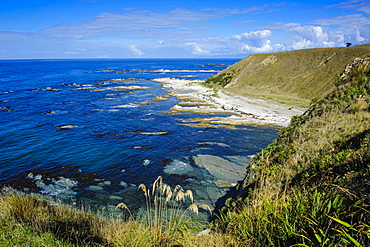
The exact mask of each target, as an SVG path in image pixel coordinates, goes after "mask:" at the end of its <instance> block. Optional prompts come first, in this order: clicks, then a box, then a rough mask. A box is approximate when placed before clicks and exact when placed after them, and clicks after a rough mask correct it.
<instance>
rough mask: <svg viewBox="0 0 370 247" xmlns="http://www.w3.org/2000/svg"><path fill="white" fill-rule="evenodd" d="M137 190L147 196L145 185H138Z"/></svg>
mask: <svg viewBox="0 0 370 247" xmlns="http://www.w3.org/2000/svg"><path fill="white" fill-rule="evenodd" d="M138 189H141V190H142V191H143V192H144V195H145V196H148V192H147V190H146V186H145V184H140V185H139V188H138Z"/></svg>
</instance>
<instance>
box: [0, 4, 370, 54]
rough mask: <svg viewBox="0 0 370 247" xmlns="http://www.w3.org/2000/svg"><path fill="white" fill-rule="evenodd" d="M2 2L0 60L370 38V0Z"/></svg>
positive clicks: (242, 49) (246, 50) (282, 46)
mask: <svg viewBox="0 0 370 247" xmlns="http://www.w3.org/2000/svg"><path fill="white" fill-rule="evenodd" d="M0 3H1V4H0V59H73V58H213V57H214V58H243V57H246V56H248V55H250V54H253V53H265V52H281V51H290V50H299V49H307V48H321V47H345V46H346V43H351V44H352V46H354V45H359V44H368V43H370V1H368V0H366V1H364V0H348V1H345V0H344V1H341V0H338V1H335V0H321V1H316V0H313V1H303V0H288V1H281V0H274V1H256V0H222V1H221V0H186V1H183V0H177V1H176V0H129V1H128V0H33V1H30V0H0Z"/></svg>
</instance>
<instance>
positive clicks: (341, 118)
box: [215, 59, 370, 246]
mask: <svg viewBox="0 0 370 247" xmlns="http://www.w3.org/2000/svg"><path fill="white" fill-rule="evenodd" d="M334 84H335V85H336V87H335V89H333V90H332V91H331V92H329V93H328V94H327V95H326V96H324V97H321V98H316V99H314V100H313V101H312V102H311V104H310V106H309V108H308V109H307V111H306V112H305V113H304V114H303V115H302V116H297V117H294V118H293V119H292V122H291V124H290V125H289V126H288V127H286V128H282V129H281V130H280V133H279V138H278V139H277V140H276V141H275V142H273V143H272V144H271V145H270V146H268V147H267V148H266V149H265V150H263V151H262V152H261V153H260V154H258V155H256V156H255V159H254V160H253V162H252V163H251V164H250V165H249V171H248V172H247V174H248V175H247V176H246V178H245V179H244V181H243V182H242V183H240V184H239V185H238V194H237V196H236V197H235V198H230V199H229V200H228V203H227V206H226V207H225V208H224V209H223V211H222V212H221V214H220V219H219V220H218V221H216V222H215V228H217V229H218V230H223V231H224V232H225V233H229V234H231V233H233V234H235V235H236V236H237V239H238V240H239V241H241V242H244V243H245V242H247V241H249V244H250V245H251V246H368V243H369V241H370V224H369V222H370V128H369V123H370V94H369V92H370V60H369V59H364V60H360V61H359V62H358V63H357V64H356V66H354V68H353V69H352V70H351V72H350V73H349V74H348V75H347V76H345V77H343V78H342V79H341V80H338V83H334Z"/></svg>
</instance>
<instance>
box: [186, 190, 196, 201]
mask: <svg viewBox="0 0 370 247" xmlns="http://www.w3.org/2000/svg"><path fill="white" fill-rule="evenodd" d="M184 196H185V197H189V199H190V200H191V202H192V203H193V202H194V198H193V192H192V191H191V190H187V191H186V192H185V194H184Z"/></svg>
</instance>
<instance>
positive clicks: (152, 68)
mask: <svg viewBox="0 0 370 247" xmlns="http://www.w3.org/2000/svg"><path fill="white" fill-rule="evenodd" d="M237 61H238V60H237V59H96V60H93V59H85V60H84V59H80V60H2V61H0V123H1V128H0V184H1V186H2V187H12V188H15V189H18V190H21V191H25V192H35V193H40V194H43V195H45V196H49V197H52V198H54V199H56V200H61V201H66V202H69V203H73V204H77V205H80V204H88V205H89V206H90V207H93V208H98V209H99V210H100V209H102V208H104V209H105V210H108V211H109V210H111V211H114V208H115V205H117V204H118V203H120V202H124V203H125V204H126V205H128V206H129V207H133V208H136V209H138V208H141V207H143V206H145V201H144V198H143V195H142V193H139V192H138V185H140V184H146V185H147V186H148V187H150V186H151V184H152V183H153V182H154V180H155V179H156V178H157V177H158V176H162V177H163V181H164V182H165V183H167V184H169V185H170V186H172V187H174V186H176V185H178V184H179V185H181V186H182V187H183V188H184V189H186V190H187V189H190V190H192V191H193V194H194V199H195V201H196V202H197V201H198V202H199V203H207V204H208V205H210V206H211V207H215V205H216V202H217V201H218V199H219V197H222V196H224V195H225V194H226V193H228V191H230V188H231V187H232V186H233V185H234V183H235V182H237V180H240V179H241V178H242V176H243V175H244V174H240V173H241V172H240V171H243V172H244V171H245V167H246V166H247V163H248V162H249V160H250V158H251V156H253V155H254V154H256V153H257V152H259V151H261V150H262V149H263V148H265V147H266V146H267V145H268V144H270V143H271V142H272V141H273V140H274V139H276V138H277V132H278V128H277V127H273V126H248V125H241V126H234V128H226V127H224V126H217V125H214V126H212V125H211V126H207V127H204V126H203V127H202V126H191V125H186V124H184V121H183V120H184V119H185V120H190V119H197V118H209V117H217V116H228V115H230V113H217V114H212V115H209V114H196V113H191V112H183V113H180V112H177V113H176V112H175V113H174V112H171V111H170V109H171V107H173V106H174V105H176V104H177V103H179V101H180V99H178V98H176V97H174V96H171V95H168V90H167V89H164V88H163V87H162V84H161V83H159V82H156V81H153V79H156V78H178V79H191V80H205V79H207V78H208V77H210V76H211V75H213V74H215V73H217V72H218V71H221V70H223V69H225V68H227V67H228V66H230V65H232V64H233V63H235V62H237ZM202 162H203V164H205V165H204V166H202V165H200V164H201V163H202ZM206 163H207V164H206ZM208 163H209V164H208ZM222 164H226V165H230V164H231V166H229V167H233V165H236V166H238V167H237V168H235V169H236V170H235V171H236V173H235V174H236V175H235V177H234V175H233V173H230V174H231V175H230V174H228V176H226V175H225V172H223V171H222V167H221V166H222ZM233 169H234V168H233ZM228 172H230V171H228ZM231 172H232V171H231ZM224 175H225V176H226V177H223V176H224Z"/></svg>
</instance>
